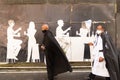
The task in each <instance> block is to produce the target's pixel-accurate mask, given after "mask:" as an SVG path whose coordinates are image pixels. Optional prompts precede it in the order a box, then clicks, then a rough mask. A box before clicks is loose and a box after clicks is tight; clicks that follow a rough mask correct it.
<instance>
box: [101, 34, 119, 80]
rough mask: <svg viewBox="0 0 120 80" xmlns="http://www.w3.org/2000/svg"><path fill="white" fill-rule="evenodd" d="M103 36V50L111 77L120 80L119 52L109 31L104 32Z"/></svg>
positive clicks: (112, 79) (113, 79)
mask: <svg viewBox="0 0 120 80" xmlns="http://www.w3.org/2000/svg"><path fill="white" fill-rule="evenodd" d="M101 37H102V39H103V52H104V57H105V60H106V67H107V69H108V71H109V74H110V79H111V80H120V71H119V61H118V60H119V57H118V55H119V53H118V51H117V49H116V47H115V46H114V44H113V41H112V38H111V36H110V35H109V34H108V33H107V32H104V33H102V34H101Z"/></svg>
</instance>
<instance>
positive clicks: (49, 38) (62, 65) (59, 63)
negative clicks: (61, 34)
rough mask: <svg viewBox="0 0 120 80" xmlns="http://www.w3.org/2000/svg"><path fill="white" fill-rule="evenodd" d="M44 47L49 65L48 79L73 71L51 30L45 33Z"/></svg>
mask: <svg viewBox="0 0 120 80" xmlns="http://www.w3.org/2000/svg"><path fill="white" fill-rule="evenodd" d="M43 33H44V38H43V43H42V44H43V45H44V46H45V48H46V49H45V55H46V63H47V72H48V79H51V78H53V76H56V75H57V74H60V73H63V72H67V71H70V72H71V71H72V68H71V66H70V64H69V62H68V60H67V57H66V56H65V53H64V51H63V50H62V48H61V47H60V45H59V44H58V42H57V40H56V39H55V37H54V36H53V34H52V32H51V31H49V30H46V31H43Z"/></svg>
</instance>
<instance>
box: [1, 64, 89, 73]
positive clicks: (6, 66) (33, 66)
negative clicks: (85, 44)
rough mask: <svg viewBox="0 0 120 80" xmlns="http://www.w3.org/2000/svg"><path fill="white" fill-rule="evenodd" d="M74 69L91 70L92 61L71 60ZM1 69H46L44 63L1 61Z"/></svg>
mask: <svg viewBox="0 0 120 80" xmlns="http://www.w3.org/2000/svg"><path fill="white" fill-rule="evenodd" d="M70 64H71V66H72V68H73V71H90V70H91V63H90V62H70ZM0 70H1V71H3V70H6V71H9V70H19V71H20V70H25V71H29V70H30V71H46V65H45V64H44V63H10V64H8V63H0Z"/></svg>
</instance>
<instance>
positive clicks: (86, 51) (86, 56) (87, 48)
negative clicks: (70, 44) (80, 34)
mask: <svg viewBox="0 0 120 80" xmlns="http://www.w3.org/2000/svg"><path fill="white" fill-rule="evenodd" d="M84 59H90V46H89V44H84Z"/></svg>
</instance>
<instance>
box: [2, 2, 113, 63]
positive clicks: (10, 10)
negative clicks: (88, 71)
mask: <svg viewBox="0 0 120 80" xmlns="http://www.w3.org/2000/svg"><path fill="white" fill-rule="evenodd" d="M0 15H1V16H0V19H1V21H0V34H1V35H0V37H1V38H0V62H8V63H10V62H12V63H16V62H26V63H30V62H33V63H35V62H45V55H44V51H42V50H41V49H40V45H41V42H42V38H43V34H42V32H41V25H42V24H44V23H47V24H48V25H49V26H50V30H51V31H52V32H53V34H54V35H55V38H56V39H57V40H58V42H59V44H60V46H61V47H62V49H63V50H64V52H65V54H66V56H67V58H68V60H69V61H73V62H74V61H90V60H91V58H92V55H91V53H92V46H89V45H88V43H89V42H92V41H94V34H95V27H96V26H97V25H98V24H103V25H104V26H106V28H107V30H108V31H109V32H111V35H112V37H113V39H115V38H114V37H115V28H114V26H115V25H114V21H113V20H114V4H109V5H106V4H88V3H85V4H81V3H78V4H74V5H71V4H69V5H67V4H59V5H54V4H44V5H33V4H29V5H25V4H23V5H18V4H16V5H10V4H6V5H0Z"/></svg>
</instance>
